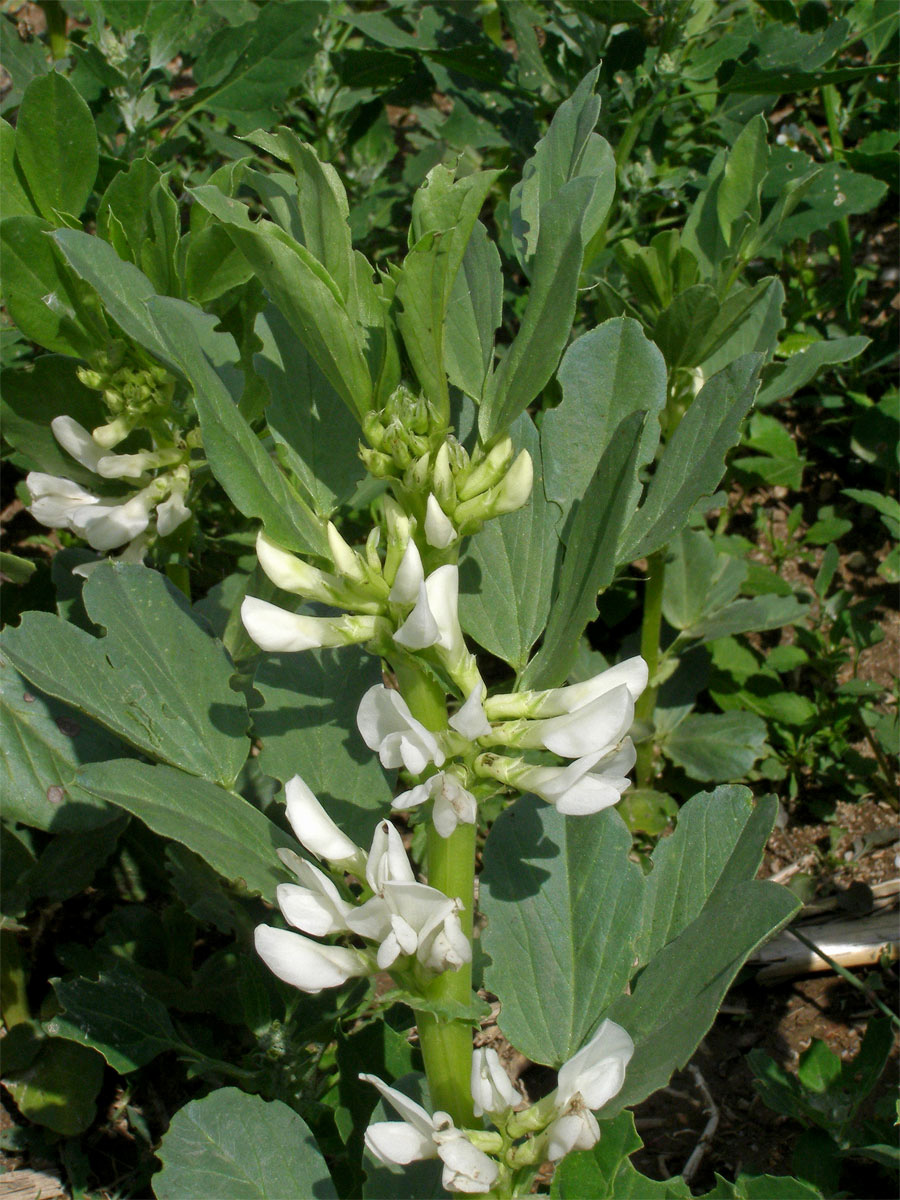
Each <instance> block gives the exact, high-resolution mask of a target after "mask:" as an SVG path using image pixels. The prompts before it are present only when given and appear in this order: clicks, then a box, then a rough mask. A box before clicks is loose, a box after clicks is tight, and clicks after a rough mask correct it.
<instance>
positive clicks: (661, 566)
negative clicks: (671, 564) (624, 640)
mask: <svg viewBox="0 0 900 1200" xmlns="http://www.w3.org/2000/svg"><path fill="white" fill-rule="evenodd" d="M665 581H666V549H665V547H663V549H662V550H657V551H656V553H655V554H651V555H650V557H649V558H648V559H647V583H646V587H645V591H644V615H643V619H642V621H641V657H642V658H643V659H644V662H646V664H647V670H648V672H649V682H648V684H647V687H646V690H645V691H644V692H643V693H642V695H641V696H640V698H639V699H638V702H637V704H635V706H634V715H635V718H636V719H637V720H639V721H646V722H648V723H652V721H653V713H654V711H655V709H656V697H657V693H658V692H659V687H658V685H657V684H656V683H655V682H654V681H655V679H656V674H657V671H658V670H659V635H660V630H661V628H662V601H663V588H664V586H665ZM653 748H654V742H653V737H652V736H651V737H649V738H647V739H646V740H645V741H643V742H641V744H640V745H639V746H638V748H637V784H638V787H648V786H649V784H650V781H651V779H652V775H653Z"/></svg>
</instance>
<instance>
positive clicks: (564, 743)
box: [492, 684, 634, 758]
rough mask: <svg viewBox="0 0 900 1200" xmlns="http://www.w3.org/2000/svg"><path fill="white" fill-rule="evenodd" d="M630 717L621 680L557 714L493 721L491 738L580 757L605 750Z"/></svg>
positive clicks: (615, 741)
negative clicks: (597, 694)
mask: <svg viewBox="0 0 900 1200" xmlns="http://www.w3.org/2000/svg"><path fill="white" fill-rule="evenodd" d="M633 721H634V700H633V699H632V696H631V692H630V691H629V690H628V688H627V687H626V686H625V684H621V685H620V686H619V687H616V688H613V690H612V691H611V692H606V693H605V694H604V695H602V696H598V697H597V698H596V700H591V701H590V703H588V704H584V705H582V707H581V708H576V709H575V710H574V711H573V712H568V713H564V714H563V715H562V716H560V717H548V718H545V719H539V720H535V721H529V720H519V721H509V722H506V723H505V724H503V725H495V726H494V727H493V729H492V739H493V740H495V741H498V742H502V743H503V744H505V745H512V746H521V747H526V748H537V747H544V748H545V749H547V750H552V751H553V753H554V754H558V755H559V756H560V757H561V758H582V757H583V756H584V755H586V754H598V755H602V754H608V753H609V752H610V751H611V750H612V749H614V747H615V746H616V745H617V744H618V743H619V742H620V741H621V740H622V738H623V737H624V736H625V734H626V733H627V732H628V730H629V729H630V728H631V725H632V722H633Z"/></svg>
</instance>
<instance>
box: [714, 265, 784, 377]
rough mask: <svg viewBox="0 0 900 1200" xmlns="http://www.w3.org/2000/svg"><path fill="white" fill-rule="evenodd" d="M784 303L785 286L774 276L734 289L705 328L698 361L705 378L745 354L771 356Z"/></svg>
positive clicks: (782, 322)
mask: <svg viewBox="0 0 900 1200" xmlns="http://www.w3.org/2000/svg"><path fill="white" fill-rule="evenodd" d="M783 304H784V285H783V284H782V282H781V280H780V279H778V278H776V277H774V276H773V277H771V278H768V279H761V280H760V281H759V283H757V284H755V285H754V286H753V287H741V288H737V289H735V290H734V291H733V292H732V293H731V295H729V297H728V299H727V300H725V301H723V303H722V305H721V307H720V308H719V311H718V313H717V314H716V316H715V317H714V318H713V319H712V320H711V321H710V324H709V327H708V329H707V330H706V338H705V340H704V344H703V349H702V351H701V354H702V356H703V357H702V359H701V361H700V367H701V370H702V371H703V374H704V377H706V378H709V376H711V375H715V374H716V372H717V371H721V370H724V369H725V368H726V367H728V366H730V365H731V363H733V362H734V361H735V359H737V358H740V357H741V356H742V355H744V354H753V353H757V352H758V353H760V354H762V355H763V356H764V357H765V358H766V359H769V358H771V357H772V353H773V352H774V350H775V343H776V341H777V338H778V334H779V332H780V330H781V329H782V327H783V326H784V318H783V317H782V315H781V306H782V305H783Z"/></svg>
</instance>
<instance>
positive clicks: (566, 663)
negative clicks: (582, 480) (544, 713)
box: [520, 412, 645, 688]
mask: <svg viewBox="0 0 900 1200" xmlns="http://www.w3.org/2000/svg"><path fill="white" fill-rule="evenodd" d="M644 419H645V414H644V413H642V412H635V413H631V414H630V415H629V416H627V417H625V418H624V420H622V421H621V422H620V423H619V425H618V427H617V428H616V431H615V433H614V434H613V436H612V438H611V439H610V441H609V445H608V447H607V449H606V452H605V453H604V455H603V457H602V458H601V460H600V462H599V464H598V465H597V469H596V471H595V472H594V477H593V479H592V480H591V482H590V484H589V486H588V489H587V491H586V492H585V494H584V499H583V500H582V501H581V503H580V504H579V506H578V511H577V512H576V513H575V518H574V520H573V521H572V526H571V531H570V532H569V533H568V538H567V546H566V555H565V558H564V559H563V564H562V570H561V572H560V581H559V589H558V593H557V600H556V603H555V605H554V606H553V608H552V609H551V613H550V621H549V624H548V625H547V630H546V633H545V634H544V641H543V644H542V646H541V648H540V650H539V651H538V653H537V654H536V655H535V656H534V658H533V659H532V660H531V662H530V663H529V664H528V666H527V667H526V669H525V672H524V673H523V675H522V679H521V681H520V682H521V686H522V687H528V688H536V687H541V688H545V687H556V686H558V685H559V684H562V683H564V682H565V679H566V676H567V674H568V671H569V668H570V667H571V665H572V663H573V662H574V660H575V656H576V654H577V653H578V639H579V638H580V637H581V634H582V632H583V631H584V627H585V626H586V625H587V624H588V623H589V622H590V621H592V620H593V619H594V617H595V616H596V613H597V593H598V592H599V591H601V590H602V589H603V588H605V587H606V586H607V585H608V584H609V583H610V582H611V580H612V577H613V575H614V573H615V562H616V553H615V548H616V545H617V543H618V541H619V538H620V537H621V533H622V525H623V523H624V522H625V520H626V519H627V517H628V514H629V513H630V512H631V511H632V509H631V507H630V506H629V505H628V503H627V500H628V497H629V496H630V495H631V494H632V490H633V488H634V481H635V479H636V476H637V463H638V459H639V457H640V452H641V446H642V444H643V426H644Z"/></svg>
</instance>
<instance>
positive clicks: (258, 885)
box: [73, 759, 296, 899]
mask: <svg viewBox="0 0 900 1200" xmlns="http://www.w3.org/2000/svg"><path fill="white" fill-rule="evenodd" d="M73 790H74V791H75V796H76V798H80V797H81V796H86V797H94V798H95V799H98V800H105V801H109V803H111V804H115V805H117V806H118V807H119V808H124V809H125V810H126V811H127V812H130V813H132V814H133V815H134V816H135V817H138V818H139V819H140V820H141V821H143V822H144V824H145V825H147V826H148V827H149V828H150V829H152V830H153V832H154V833H158V834H160V835H161V836H162V837H167V838H171V839H172V840H173V841H175V842H180V843H181V844H182V845H184V846H187V848H188V849H189V850H192V851H193V852H194V853H195V854H198V855H199V856H200V857H201V858H202V859H203V860H204V861H205V862H207V863H209V865H210V866H211V867H213V868H214V869H215V870H216V871H218V872H219V874H220V875H222V876H224V877H225V878H226V879H228V880H230V881H231V882H232V883H234V884H235V885H236V886H238V887H240V888H242V889H243V890H244V891H247V892H251V893H258V894H259V895H261V896H264V897H265V898H266V899H272V898H273V897H274V894H275V888H276V886H277V884H279V883H283V882H284V881H285V878H286V875H285V872H284V869H283V868H282V866H281V863H280V861H279V859H278V856H277V853H276V852H277V850H278V848H279V847H280V846H288V847H291V848H296V847H295V843H294V841H293V840H292V839H291V838H289V837H288V835H287V834H286V833H283V832H282V831H281V830H280V829H279V828H278V826H277V825H275V824H274V823H273V822H272V821H270V820H269V818H268V817H266V816H264V815H263V814H262V813H261V812H260V811H259V809H257V808H254V807H253V805H252V804H248V802H247V801H246V800H244V799H242V798H241V797H240V796H238V795H236V794H235V793H234V792H230V791H226V789H225V788H222V787H218V786H217V785H216V784H214V783H208V782H207V781H205V780H202V779H197V778H196V777H195V776H192V775H187V774H186V773H185V772H184V771H177V770H175V769H174V768H173V767H165V766H157V767H153V766H151V765H150V764H149V763H142V762H138V761H137V760H135V759H117V760H114V761H112V762H105V763H96V764H94V765H93V766H88V767H85V768H83V770H82V771H81V774H80V775H79V778H78V781H77V787H76V788H74V789H73Z"/></svg>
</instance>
